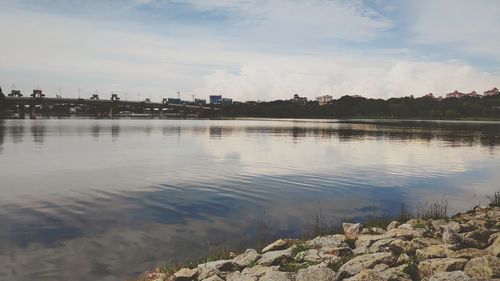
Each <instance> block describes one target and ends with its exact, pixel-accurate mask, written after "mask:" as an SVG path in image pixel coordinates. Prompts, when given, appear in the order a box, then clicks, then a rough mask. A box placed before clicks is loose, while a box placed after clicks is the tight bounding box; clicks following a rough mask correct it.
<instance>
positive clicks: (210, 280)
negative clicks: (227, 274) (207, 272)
mask: <svg viewBox="0 0 500 281" xmlns="http://www.w3.org/2000/svg"><path fill="white" fill-rule="evenodd" d="M202 281H224V279H222V278H220V277H219V276H217V275H214V276H212V277H208V278H205V279H203V280H202Z"/></svg>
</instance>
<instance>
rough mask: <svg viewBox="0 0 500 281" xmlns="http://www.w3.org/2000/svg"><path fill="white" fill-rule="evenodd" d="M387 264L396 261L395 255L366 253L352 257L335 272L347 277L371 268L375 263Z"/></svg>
mask: <svg viewBox="0 0 500 281" xmlns="http://www.w3.org/2000/svg"><path fill="white" fill-rule="evenodd" d="M381 263H383V264H387V265H389V266H391V265H393V264H395V263H396V257H395V256H394V255H393V254H392V253H374V254H366V255H361V256H357V257H354V258H352V259H351V260H349V261H347V262H346V263H344V264H343V265H342V266H341V267H340V268H339V271H338V272H337V274H338V276H340V277H349V276H353V275H356V274H358V273H359V272H361V271H362V270H364V269H371V268H373V267H374V266H376V265H377V264H381Z"/></svg>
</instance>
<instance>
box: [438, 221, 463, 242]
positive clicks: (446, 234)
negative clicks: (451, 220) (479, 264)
mask: <svg viewBox="0 0 500 281" xmlns="http://www.w3.org/2000/svg"><path fill="white" fill-rule="evenodd" d="M461 242H462V239H461V237H460V236H459V235H458V233H457V232H456V231H455V230H454V229H453V228H452V227H450V226H448V225H446V226H444V228H443V243H445V244H449V245H451V246H453V247H458V245H460V243H461Z"/></svg>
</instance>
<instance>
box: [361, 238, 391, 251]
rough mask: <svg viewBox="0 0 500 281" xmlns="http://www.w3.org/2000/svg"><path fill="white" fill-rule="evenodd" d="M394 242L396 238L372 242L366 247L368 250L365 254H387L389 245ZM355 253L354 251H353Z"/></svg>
mask: <svg viewBox="0 0 500 281" xmlns="http://www.w3.org/2000/svg"><path fill="white" fill-rule="evenodd" d="M394 240H396V238H384V239H380V240H378V241H375V242H373V244H372V245H371V246H370V247H368V250H367V251H365V253H367V254H368V253H378V252H388V251H389V250H390V249H389V245H390V244H391V243H392V242H393V241H394ZM355 252H356V251H355Z"/></svg>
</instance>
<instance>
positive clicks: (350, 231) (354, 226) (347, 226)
mask: <svg viewBox="0 0 500 281" xmlns="http://www.w3.org/2000/svg"><path fill="white" fill-rule="evenodd" d="M362 228H363V227H362V226H361V224H360V223H343V224H342V229H343V230H344V235H345V237H346V238H347V240H356V239H357V238H358V236H359V234H361V229H362Z"/></svg>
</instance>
